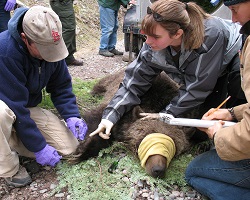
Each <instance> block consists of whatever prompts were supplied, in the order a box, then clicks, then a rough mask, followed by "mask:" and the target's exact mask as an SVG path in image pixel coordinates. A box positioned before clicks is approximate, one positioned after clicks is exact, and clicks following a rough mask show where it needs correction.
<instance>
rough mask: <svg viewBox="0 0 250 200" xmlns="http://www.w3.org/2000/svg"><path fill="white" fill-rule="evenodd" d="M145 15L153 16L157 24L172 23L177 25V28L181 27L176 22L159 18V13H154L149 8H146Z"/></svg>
mask: <svg viewBox="0 0 250 200" xmlns="http://www.w3.org/2000/svg"><path fill="white" fill-rule="evenodd" d="M147 14H149V15H153V18H154V20H155V21H157V22H162V21H165V22H173V23H176V24H178V25H179V26H181V25H180V23H179V22H176V21H173V20H167V19H165V18H164V17H163V16H161V15H160V14H159V13H157V12H154V11H153V10H152V9H151V8H150V7H149V6H148V7H147Z"/></svg>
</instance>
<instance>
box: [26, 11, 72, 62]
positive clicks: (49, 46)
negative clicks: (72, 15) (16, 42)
mask: <svg viewBox="0 0 250 200" xmlns="http://www.w3.org/2000/svg"><path fill="white" fill-rule="evenodd" d="M23 32H24V33H25V34H26V36H27V37H28V38H29V39H31V40H32V41H33V42H34V43H35V44H36V48H37V50H38V51H39V53H40V54H41V56H42V58H43V59H44V60H46V61H48V62H57V61H59V60H63V59H64V58H66V57H67V56H68V54H69V53H68V50H67V47H66V45H65V43H64V40H63V37H62V23H61V21H60V19H59V17H58V15H57V14H56V13H55V12H54V11H53V10H52V9H51V8H47V7H44V6H33V7H31V8H30V9H29V10H28V11H27V12H26V13H25V15H24V18H23Z"/></svg>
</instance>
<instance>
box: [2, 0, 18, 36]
mask: <svg viewBox="0 0 250 200" xmlns="http://www.w3.org/2000/svg"><path fill="white" fill-rule="evenodd" d="M15 5H16V0H7V1H6V0H1V1H0V33H1V32H3V31H5V30H7V29H8V21H9V20H10V11H11V10H13V9H14V7H15Z"/></svg>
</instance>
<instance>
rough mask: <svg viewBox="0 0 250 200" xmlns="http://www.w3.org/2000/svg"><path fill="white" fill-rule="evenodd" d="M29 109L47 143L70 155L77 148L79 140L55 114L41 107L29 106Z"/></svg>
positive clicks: (61, 152) (63, 153)
mask: <svg viewBox="0 0 250 200" xmlns="http://www.w3.org/2000/svg"><path fill="white" fill-rule="evenodd" d="M29 110H30V115H31V118H32V119H33V120H34V121H35V122H36V124H37V127H38V128H39V130H40V131H41V133H42V134H43V136H44V138H45V139H46V141H47V143H48V144H49V145H51V146H53V147H54V148H55V149H56V150H57V151H58V153H59V154H60V155H69V154H71V153H73V152H74V151H75V150H76V148H77V146H78V144H79V142H78V140H77V139H76V138H75V137H74V135H73V134H72V132H71V131H70V130H69V129H68V127H67V126H66V125H65V123H64V122H63V121H61V120H60V119H59V118H58V117H57V116H56V115H55V114H53V113H52V112H50V111H48V110H45V109H42V108H39V107H34V108H29Z"/></svg>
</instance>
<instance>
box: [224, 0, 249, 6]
mask: <svg viewBox="0 0 250 200" xmlns="http://www.w3.org/2000/svg"><path fill="white" fill-rule="evenodd" d="M245 1H248V0H229V1H223V2H224V5H225V6H232V5H235V4H238V3H243V2H245Z"/></svg>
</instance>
